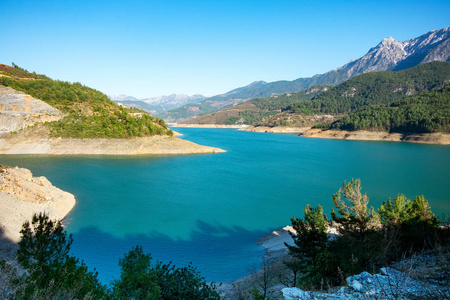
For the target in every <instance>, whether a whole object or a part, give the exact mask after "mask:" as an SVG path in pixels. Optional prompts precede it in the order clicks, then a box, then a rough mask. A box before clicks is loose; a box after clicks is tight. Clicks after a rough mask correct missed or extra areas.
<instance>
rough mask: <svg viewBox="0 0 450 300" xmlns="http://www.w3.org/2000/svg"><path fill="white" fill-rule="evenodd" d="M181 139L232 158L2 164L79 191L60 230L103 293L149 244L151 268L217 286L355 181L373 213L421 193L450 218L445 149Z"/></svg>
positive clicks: (269, 137)
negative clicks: (184, 272) (177, 269)
mask: <svg viewBox="0 0 450 300" xmlns="http://www.w3.org/2000/svg"><path fill="white" fill-rule="evenodd" d="M176 130H177V131H178V132H181V133H183V134H184V136H183V138H184V139H187V140H190V141H193V142H196V143H199V144H204V145H210V146H214V147H219V148H222V149H225V150H227V151H228V152H227V153H220V154H205V155H185V156H139V157H123V156H122V157H107V156H89V157H88V156H72V157H50V156H5V155H2V156H0V161H1V163H4V164H8V165H19V166H21V167H25V168H29V169H31V170H32V172H33V174H34V175H35V176H41V175H43V176H46V177H47V178H48V179H49V180H50V181H51V182H52V183H53V184H54V185H56V186H58V187H59V188H61V189H64V190H66V191H69V192H71V193H73V194H74V195H75V197H76V199H77V205H76V206H75V208H74V210H73V211H72V212H71V213H70V214H69V216H68V218H67V220H66V221H65V224H66V228H67V230H68V231H69V232H70V233H72V234H73V236H74V244H73V246H72V250H73V254H74V255H76V256H77V257H79V258H81V259H83V260H84V261H85V262H86V264H87V265H88V266H90V267H92V268H96V269H97V271H98V272H99V277H100V279H101V280H102V281H104V282H105V283H107V282H110V281H111V280H113V279H115V278H118V276H119V267H118V265H117V263H118V259H119V258H120V257H122V256H123V254H124V253H125V252H127V251H129V250H130V249H131V248H132V247H133V246H134V245H137V244H140V245H143V247H144V250H145V251H146V252H150V253H151V254H152V256H153V258H154V259H156V260H161V261H163V262H169V261H173V262H174V263H175V264H176V265H177V266H183V265H186V264H188V263H189V262H192V263H193V265H194V266H196V267H198V269H199V270H200V271H201V273H202V275H203V276H205V277H206V279H207V280H211V281H223V282H226V281H231V280H234V279H236V278H238V277H241V276H244V275H246V274H248V272H249V270H251V269H254V268H255V267H258V266H259V263H260V257H261V255H262V254H263V253H264V250H263V249H262V248H261V247H260V246H258V245H256V244H255V242H256V241H257V240H258V239H259V238H260V237H262V236H264V235H265V234H267V233H269V232H270V231H272V230H274V229H278V228H280V227H282V226H285V225H287V224H289V223H290V218H291V217H292V216H298V217H301V216H302V214H303V207H304V206H305V205H306V204H308V203H309V204H312V205H317V204H319V203H320V204H323V205H324V210H325V211H326V212H327V213H329V211H330V210H331V207H332V202H331V196H332V194H333V193H335V192H336V191H337V190H338V189H339V188H340V187H341V185H342V182H343V181H344V180H351V179H352V178H360V179H361V181H362V187H363V191H365V192H367V194H368V196H369V198H370V202H371V203H370V204H371V205H373V206H374V207H376V208H378V206H379V205H380V204H381V203H382V201H384V200H387V199H388V198H389V197H391V198H394V197H395V196H396V195H397V194H399V193H403V194H405V195H406V196H407V197H409V198H414V197H415V196H417V195H421V194H424V195H425V197H426V199H428V200H429V201H430V203H431V205H432V208H433V211H435V212H436V213H437V214H438V215H440V214H442V213H447V214H450V180H449V178H450V147H448V146H435V145H420V144H409V143H394V142H360V141H342V140H325V139H307V138H302V137H297V136H295V135H284V134H267V133H253V132H244V131H237V130H232V129H193V128H177V129H176Z"/></svg>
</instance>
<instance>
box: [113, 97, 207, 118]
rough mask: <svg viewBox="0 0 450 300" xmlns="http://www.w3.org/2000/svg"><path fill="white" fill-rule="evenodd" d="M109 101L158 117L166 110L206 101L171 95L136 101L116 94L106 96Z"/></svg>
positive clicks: (202, 98)
mask: <svg viewBox="0 0 450 300" xmlns="http://www.w3.org/2000/svg"><path fill="white" fill-rule="evenodd" d="M108 97H109V99H111V100H112V101H114V102H116V103H122V104H124V105H127V106H131V107H136V108H140V109H143V110H146V111H148V112H150V113H152V114H154V115H159V114H161V113H164V112H166V111H168V110H171V109H175V108H178V107H181V106H183V105H185V104H188V103H196V102H201V101H203V100H205V99H206V96H204V95H199V94H197V95H192V96H189V95H184V94H172V95H168V96H158V97H152V98H142V99H138V98H135V97H132V96H129V95H123V94H116V95H108Z"/></svg>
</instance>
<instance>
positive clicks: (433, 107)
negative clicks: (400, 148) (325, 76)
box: [330, 85, 450, 133]
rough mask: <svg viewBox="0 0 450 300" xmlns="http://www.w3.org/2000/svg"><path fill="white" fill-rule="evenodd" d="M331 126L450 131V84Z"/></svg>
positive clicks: (374, 107)
mask: <svg viewBox="0 0 450 300" xmlns="http://www.w3.org/2000/svg"><path fill="white" fill-rule="evenodd" d="M330 127H331V128H332V129H341V130H350V131H352V130H378V131H389V132H400V133H431V132H450V85H447V86H445V87H443V88H439V89H436V90H433V91H431V92H423V93H420V94H417V95H413V96H409V97H405V98H403V99H401V100H399V101H396V102H394V103H392V104H390V105H370V106H366V107H362V108H361V109H359V110H357V111H355V112H354V113H351V114H350V115H348V116H345V117H343V118H342V119H340V120H338V121H336V122H334V123H333V124H331V126H330Z"/></svg>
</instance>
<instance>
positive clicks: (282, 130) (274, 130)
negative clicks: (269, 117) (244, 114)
mask: <svg viewBox="0 0 450 300" xmlns="http://www.w3.org/2000/svg"><path fill="white" fill-rule="evenodd" d="M309 129H311V127H284V126H277V127H266V126H258V127H254V126H248V127H246V128H243V129H242V130H245V131H253V132H270V133H302V132H305V131H307V130H309Z"/></svg>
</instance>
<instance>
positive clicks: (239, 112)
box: [182, 86, 329, 125]
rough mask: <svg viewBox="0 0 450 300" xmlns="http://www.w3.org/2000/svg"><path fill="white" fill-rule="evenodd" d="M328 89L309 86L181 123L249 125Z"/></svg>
mask: <svg viewBox="0 0 450 300" xmlns="http://www.w3.org/2000/svg"><path fill="white" fill-rule="evenodd" d="M328 88H329V87H327V86H311V87H309V88H307V89H305V90H304V91H301V92H296V93H286V94H283V95H275V96H272V97H268V98H255V99H252V100H250V101H247V102H244V103H241V104H238V105H236V106H233V107H230V108H226V109H223V110H221V111H218V112H214V113H211V114H208V115H203V116H199V117H196V118H193V119H189V120H186V121H185V122H182V123H187V124H224V125H241V124H247V125H250V124H254V123H257V122H261V121H263V120H265V119H266V118H269V117H271V116H273V115H276V114H277V113H279V112H281V110H282V109H284V108H285V107H286V106H289V105H291V104H293V103H296V102H299V101H308V100H311V99H312V98H313V97H314V96H315V95H317V94H318V93H320V92H322V91H326V90H327V89H328Z"/></svg>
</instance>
